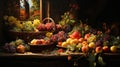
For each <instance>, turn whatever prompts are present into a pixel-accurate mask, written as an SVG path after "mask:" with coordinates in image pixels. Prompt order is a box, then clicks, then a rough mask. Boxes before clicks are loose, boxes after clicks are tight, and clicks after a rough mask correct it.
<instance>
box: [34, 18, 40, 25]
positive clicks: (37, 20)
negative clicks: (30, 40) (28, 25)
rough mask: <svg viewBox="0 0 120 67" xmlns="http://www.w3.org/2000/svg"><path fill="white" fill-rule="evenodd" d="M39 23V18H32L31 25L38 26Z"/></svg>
mask: <svg viewBox="0 0 120 67" xmlns="http://www.w3.org/2000/svg"><path fill="white" fill-rule="evenodd" d="M39 25H40V20H39V19H34V20H33V26H34V27H38V26H39Z"/></svg>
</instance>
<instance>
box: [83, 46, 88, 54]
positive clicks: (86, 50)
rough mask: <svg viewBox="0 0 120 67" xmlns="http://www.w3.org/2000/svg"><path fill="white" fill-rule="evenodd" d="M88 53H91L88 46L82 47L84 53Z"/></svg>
mask: <svg viewBox="0 0 120 67" xmlns="http://www.w3.org/2000/svg"><path fill="white" fill-rule="evenodd" d="M88 51H89V47H88V45H86V46H82V52H84V53H86V52H88Z"/></svg>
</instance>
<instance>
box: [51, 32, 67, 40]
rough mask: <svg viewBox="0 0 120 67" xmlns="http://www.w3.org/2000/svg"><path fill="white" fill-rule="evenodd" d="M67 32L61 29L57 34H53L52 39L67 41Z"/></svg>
mask: <svg viewBox="0 0 120 67" xmlns="http://www.w3.org/2000/svg"><path fill="white" fill-rule="evenodd" d="M67 36H68V35H67V33H65V32H64V31H59V32H58V33H57V34H54V35H52V37H51V40H52V41H55V42H58V41H65V40H66V39H67Z"/></svg>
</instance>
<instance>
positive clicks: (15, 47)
mask: <svg viewBox="0 0 120 67" xmlns="http://www.w3.org/2000/svg"><path fill="white" fill-rule="evenodd" d="M3 50H4V52H7V53H25V52H27V51H28V50H29V46H28V45H27V44H25V42H24V40H22V39H16V40H15V41H11V42H9V43H5V45H4V46H3Z"/></svg>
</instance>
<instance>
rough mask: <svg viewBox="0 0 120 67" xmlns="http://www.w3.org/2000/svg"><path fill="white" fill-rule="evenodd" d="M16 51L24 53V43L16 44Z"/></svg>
mask: <svg viewBox="0 0 120 67" xmlns="http://www.w3.org/2000/svg"><path fill="white" fill-rule="evenodd" d="M17 52H19V53H24V52H25V46H24V45H22V44H21V45H18V46H17Z"/></svg>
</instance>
